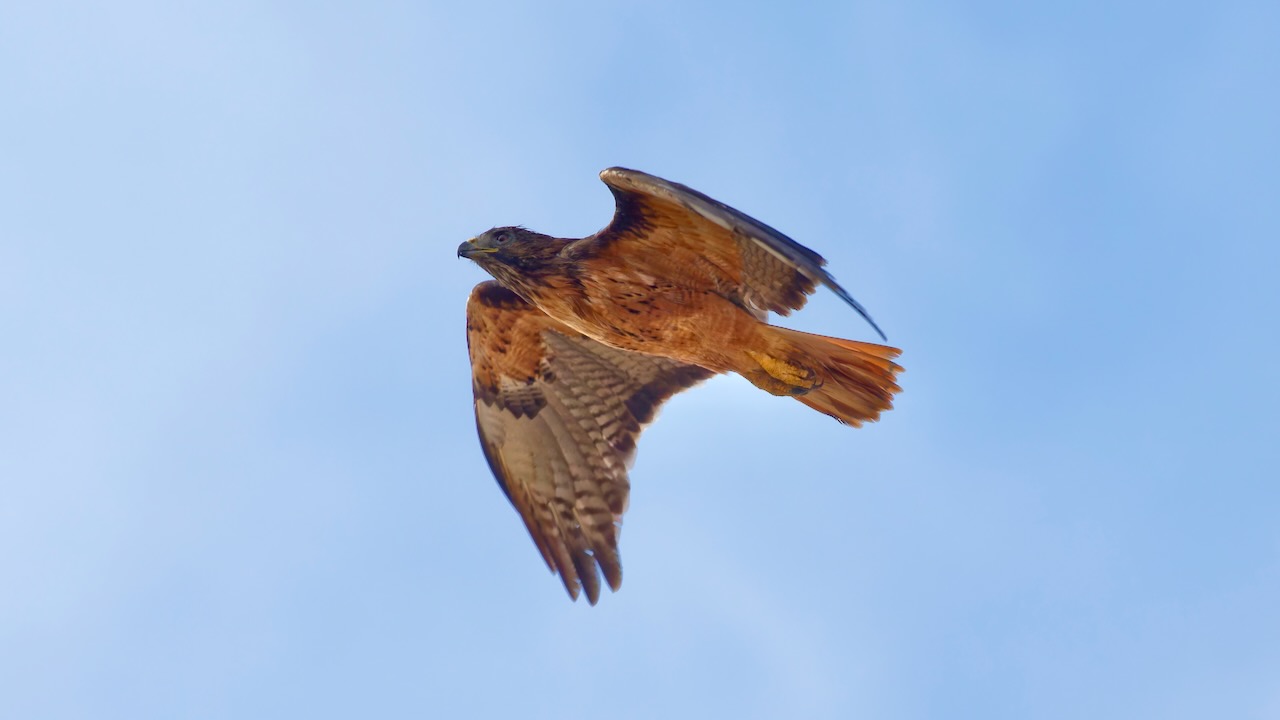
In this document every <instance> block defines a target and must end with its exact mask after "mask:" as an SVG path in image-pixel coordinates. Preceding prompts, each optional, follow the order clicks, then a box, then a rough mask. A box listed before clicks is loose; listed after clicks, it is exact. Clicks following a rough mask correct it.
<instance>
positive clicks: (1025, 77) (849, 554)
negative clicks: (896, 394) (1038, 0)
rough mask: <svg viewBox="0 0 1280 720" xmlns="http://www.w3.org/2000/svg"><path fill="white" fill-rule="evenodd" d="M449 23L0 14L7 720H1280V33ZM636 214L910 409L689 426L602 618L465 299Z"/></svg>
mask: <svg viewBox="0 0 1280 720" xmlns="http://www.w3.org/2000/svg"><path fill="white" fill-rule="evenodd" d="M462 5H463V4H462V3H457V4H432V3H408V2H392V3H364V4H354V3H353V4H349V5H337V4H332V3H284V2H276V3H247V2H236V1H234V0H233V1H232V2H225V3H217V4H213V3H204V4H198V3H178V4H174V3H156V2H119V3H110V4H106V3H103V4H80V3H60V2H46V3H23V4H19V3H8V4H5V5H3V6H0V94H2V96H3V97H4V98H5V102H4V107H5V109H4V111H3V112H2V113H0V138H2V140H0V156H2V157H0V332H2V333H3V336H4V337H5V350H4V352H3V353H0V375H2V376H3V377H4V381H3V382H2V383H0V438H2V440H0V448H2V452H0V489H2V490H3V501H2V502H0V578H2V580H3V585H4V587H5V590H4V591H3V592H0V686H3V688H2V691H0V716H3V717H15V718H17V717H42V718H78V717H93V718H117V717H118V718H131V719H137V718H153V717H154V718H171V717H190V718H201V717H210V718H213V717H218V718H224V717H236V718H258V717H261V718H276V717H318V718H324V717H353V716H375V717H491V716H492V717H505V716H512V715H517V714H518V715H519V716H521V717H528V718H544V717H546V718H550V717H566V716H569V717H572V716H576V715H582V716H589V715H596V714H602V713H603V714H607V715H608V716H610V717H613V718H653V717H704V716H709V717H779V716H785V715H789V716H793V717H796V716H803V717H831V718H848V717H878V718H936V717H947V718H984V719H990V718H1027V717H1036V718H1080V717H1091V718H1134V717H1161V718H1183V717H1185V718H1191V717H1232V718H1275V717H1280V612H1277V608H1280V522H1277V515H1278V514H1280V489H1278V488H1277V483H1276V477H1277V474H1278V473H1277V467H1278V466H1280V451H1278V450H1277V441H1276V437H1277V431H1278V430H1280V423H1277V420H1276V410H1275V408H1276V407H1277V404H1278V403H1280V382H1278V381H1277V380H1276V371H1275V358H1276V356H1277V352H1278V351H1280V334H1278V333H1277V330H1276V327H1277V325H1276V317H1277V314H1280V293H1278V292H1277V290H1276V287H1275V274H1276V270H1277V268H1280V250H1277V245H1278V242H1277V241H1278V240H1280V210H1278V207H1280V202H1277V199H1278V198H1280V169H1278V168H1280V141H1278V140H1277V138H1278V137H1280V133H1277V128H1280V96H1278V95H1277V93H1276V90H1275V88H1277V87H1280V49H1278V47H1280V46H1277V44H1276V43H1275V40H1274V30H1275V28H1276V27H1278V26H1280V9H1278V7H1277V6H1276V5H1275V4H1274V3H1263V2H1257V3H1243V2H1224V3H1216V4H1214V5H1212V6H1207V5H1206V6H1201V5H1197V4H1188V3H1172V4H1170V3H1077V4H1071V5H1067V4H1061V5H1060V6H1049V5H1045V4H1027V3H995V2H991V3H958V4H957V3H937V4H931V3H918V2H908V3H876V2H859V3H842V4H835V3H829V4H822V3H815V4H809V5H803V4H802V5H800V6H794V7H789V8H784V7H783V5H782V4H775V5H774V6H770V7H761V8H755V9H753V8H750V7H749V6H744V5H742V4H740V3H722V4H687V3H676V2H653V3H646V4H644V5H635V4H628V5H623V4H613V3H585V2H583V3H570V4H536V5H535V4H529V5H514V4H507V3H471V4H467V7H466V8H465V9H464V8H462V7H461V6H462ZM610 165H624V166H630V167H635V168H639V169H642V170H646V171H649V172H652V173H655V174H658V175H661V176H664V177H667V178H670V179H672V180H676V181H679V182H683V183H686V184H689V185H691V186H693V187H695V188H697V189H699V190H702V191H704V192H706V193H708V194H710V195H712V196H713V197H716V198H717V199H720V200H722V201H725V202H727V203H729V204H731V205H734V206H735V207H738V208H739V209H741V210H743V211H745V212H748V213H750V214H752V215H754V216H756V217H758V218H760V219H761V220H763V221H764V222H767V223H769V224H771V225H773V226H775V227H777V228H779V229H781V230H783V231H784V232H786V233H787V234H789V235H791V236H792V237H795V238H796V239H797V240H799V241H800V242H802V243H805V244H806V245H809V246H811V247H813V248H814V249H816V250H818V251H819V252H821V253H822V254H823V255H825V256H826V257H827V259H828V260H829V261H830V269H831V270H832V271H833V273H834V274H835V275H836V277H837V278H839V279H840V281H841V282H842V284H844V285H845V286H846V287H848V288H849V289H850V290H851V291H852V292H853V294H854V295H855V296H856V297H857V298H858V299H859V300H860V301H862V302H863V303H864V304H865V305H866V306H867V307H868V309H869V310H870V311H871V313H872V315H873V316H874V317H875V318H876V320H877V321H878V322H879V323H880V324H881V326H882V327H884V328H885V330H886V332H887V333H888V335H889V339H890V342H891V343H893V344H895V345H898V346H899V347H902V348H903V349H904V355H903V364H904V365H905V366H906V368H907V372H906V375H905V376H904V379H903V385H904V393H903V395H902V396H901V398H900V401H899V402H898V407H897V409H896V410H894V411H893V412H892V413H890V414H889V415H887V416H886V417H885V418H884V420H883V421H882V422H881V423H879V424H877V425H874V426H870V427H867V428H863V429H861V430H857V431H854V430H850V429H849V428H845V427H841V426H839V425H838V424H836V423H835V422H832V421H831V420H829V419H827V418H825V417H822V416H819V415H817V414H816V413H813V412H812V411H809V410H807V409H806V408H804V407H803V406H801V405H800V404H798V403H793V402H789V401H784V400H781V399H777V398H773V397H770V396H767V395H765V394H764V393H761V392H759V391H757V390H755V389H754V388H752V387H751V386H749V385H748V384H747V383H746V382H745V381H743V380H741V379H738V378H718V379H715V380H713V381H711V382H709V383H707V384H705V385H704V386H702V387H700V388H698V389H697V390H696V391H693V392H689V393H687V394H684V395H681V396H679V397H677V398H676V399H675V400H673V401H672V402H671V403H670V404H669V405H667V406H666V407H665V408H664V411H663V414H662V417H661V419H660V421H659V422H658V423H656V424H655V425H654V426H653V427H652V428H650V430H649V431H648V432H647V433H646V435H645V437H644V439H643V441H642V443H641V446H640V455H639V459H638V462H637V463H636V466H635V468H634V470H633V473H632V480H633V484H634V490H633V495H632V503H631V509H630V511H629V514H628V516H627V522H626V526H625V530H624V533H623V539H622V551H623V559H624V563H625V567H626V581H625V583H624V586H623V590H622V591H621V592H620V593H618V594H616V595H608V596H606V597H604V598H603V599H602V600H601V602H600V604H599V605H598V606H597V607H594V608H591V607H588V606H587V605H586V604H585V603H577V604H574V603H570V602H569V601H568V599H567V597H566V596H565V594H564V591H563V589H562V588H561V587H560V585H559V582H558V581H557V580H556V579H555V578H553V577H552V576H551V575H550V574H549V573H547V571H546V569H545V567H544V566H543V565H542V563H541V560H540V559H539V557H538V555H537V552H536V550H535V549H534V547H533V544H532V543H531V542H530V541H529V539H528V537H527V535H526V534H525V531H524V529H523V527H522V526H521V524H520V522H519V520H518V518H517V516H516V514H515V513H514V512H513V511H512V510H511V509H510V507H508V506H507V504H506V502H505V500H504V499H503V497H502V496H501V494H500V492H499V491H498V488H497V486H496V485H495V483H494V482H493V480H492V479H491V477H490V476H489V472H488V469H487V467H486V466H485V463H484V461H483V459H482V456H481V453H480V450H479V446H478V443H477V441H476V439H475V436H474V426H473V422H472V417H471V408H470V402H471V401H470V387H469V377H468V365H467V360H466V352H465V349H464V337H463V306H464V302H465V299H466V296H467V293H468V291H469V289H470V288H471V286H472V285H474V284H475V283H476V282H479V281H480V280H481V279H483V276H482V274H481V272H480V271H479V270H478V269H477V268H475V267H473V266H472V265H470V264H469V263H466V262H464V261H461V260H458V259H456V258H455V257H454V249H455V248H456V247H457V244H458V243H459V242H460V241H461V240H464V239H466V238H467V237H470V236H471V235H473V234H475V233H476V232H478V231H481V230H484V229H486V228H488V227H490V226H493V225H501V224H524V225H527V226H529V227H531V228H534V229H537V230H540V231H543V232H548V233H553V234H558V235H562V236H577V235H583V234H587V233H590V232H593V231H594V230H596V229H598V228H599V227H601V226H603V225H604V224H605V223H606V222H607V221H608V219H609V217H610V214H611V212H612V203H611V199H610V196H609V194H608V192H607V191H606V189H605V188H604V186H603V185H601V184H600V183H599V181H598V179H597V178H596V173H597V172H598V171H599V170H600V169H602V168H604V167H607V166H610ZM785 324H787V325H789V326H792V327H799V328H801V329H806V330H811V331H820V332H823V333H825V334H831V335H842V336H846V337H853V338H857V339H872V336H871V332H870V330H869V328H867V327H866V326H865V324H863V323H862V322H861V320H860V319H859V318H858V317H857V316H856V315H855V314H854V313H852V312H851V311H849V310H848V309H847V308H846V307H844V306H842V305H841V303H840V302H839V301H838V300H836V299H835V298H834V297H831V296H830V295H819V296H816V297H815V299H814V300H813V302H812V303H811V304H810V306H809V308H807V309H806V310H805V311H804V312H803V313H801V314H799V315H797V316H794V317H792V318H788V319H786V321H785Z"/></svg>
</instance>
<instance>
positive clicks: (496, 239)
mask: <svg viewBox="0 0 1280 720" xmlns="http://www.w3.org/2000/svg"><path fill="white" fill-rule="evenodd" d="M510 239H511V238H510V237H509V236H508V235H507V234H506V233H504V232H501V233H498V234H497V235H494V236H493V241H494V242H496V243H498V244H499V245H501V244H503V243H505V242H506V241H508V240H510Z"/></svg>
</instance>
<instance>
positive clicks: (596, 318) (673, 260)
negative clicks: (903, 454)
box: [458, 168, 901, 605]
mask: <svg viewBox="0 0 1280 720" xmlns="http://www.w3.org/2000/svg"><path fill="white" fill-rule="evenodd" d="M600 179H601V180H603V181H604V183H605V184H606V185H607V186H608V187H609V189H610V190H611V191H612V192H613V196H614V200H615V202H616V204H617V208H616V211H615V214H614V216H613V220H612V222H610V223H609V225H608V226H607V227H606V228H604V229H603V230H601V231H600V232H598V233H596V234H594V235H591V236H590V237H586V238H582V239H576V240H575V239H564V238H555V237H551V236H549V235H542V234H540V233H536V232H532V231H530V230H526V229H524V228H520V227H498V228H493V229H491V230H489V231H487V232H484V233H482V234H480V235H479V236H477V237H474V238H472V239H470V240H468V241H466V242H464V243H462V245H461V246H459V247H458V255H459V256H460V257H465V258H468V259H470V260H473V261H475V263H476V264H478V265H479V266H480V267H482V268H484V270H485V271H487V272H488V273H489V274H490V275H492V276H493V278H494V280H491V281H487V282H482V283H480V284H479V285H477V286H476V288H475V289H474V290H473V291H472V293H471V298H470V300H468V302H467V347H468V350H469V352H470V355H471V369H472V389H473V391H474V393H475V413H476V426H477V429H478V430H479V433H480V442H481V445H482V446H483V448H484V454H485V458H486V459H487V460H488V461H489V467H490V468H491V469H492V470H493V474H494V475H495V476H496V477H497V480H498V484H499V485H500V486H501V487H502V490H503V492H505V493H506V495H507V498H508V499H509V500H510V501H511V503H512V505H514V506H515V508H516V510H517V511H519V513H520V517H521V518H522V519H523V520H524V523H525V525H526V526H527V527H528V530H529V534H530V535H531V536H532V537H533V542H534V544H536V545H537V547H538V551H539V552H541V553H542V557H543V559H544V560H545V561H546V563H547V565H548V566H549V567H550V568H551V569H552V571H553V572H558V573H559V574H560V578H561V580H562V581H563V582H564V586H565V589H567V590H568V591H569V596H570V597H571V598H573V599H575V600H576V599H577V598H578V595H579V593H580V592H585V593H586V595H587V599H588V601H589V602H590V603H591V604H592V605H594V604H595V603H596V601H597V600H598V599H599V597H600V577H599V573H600V572H603V574H604V579H605V581H606V582H608V584H609V587H610V588H611V589H612V590H614V591H616V590H617V589H618V587H619V586H620V585H621V583H622V564H621V562H620V560H619V557H618V531H619V527H620V523H621V520H622V514H623V511H624V510H626V507H627V497H628V494H629V492H630V482H629V480H628V478H627V468H628V467H629V466H630V464H631V461H632V459H633V458H634V456H635V447H636V438H637V437H638V436H639V434H640V431H641V429H642V428H643V427H644V425H645V424H646V423H648V422H649V421H651V420H652V419H653V417H654V413H655V412H656V411H657V409H658V406H659V405H660V404H662V402H663V401H665V400H666V399H667V398H669V397H671V396H672V395H674V394H675V393H678V392H680V391H681V390H684V389H685V388H688V387H690V386H692V385H695V384H697V383H698V382H700V381H702V380H705V379H706V378H708V377H711V376H712V375H716V374H718V373H725V372H735V373H738V374H739V375H741V376H742V377H744V378H746V379H747V380H748V381H750V382H751V383H752V384H753V385H755V386H756V387H758V388H761V389H762V390H765V391H766V392H769V393H772V394H774V395H782V396H787V397H793V398H795V399H796V400H799V401H800V402H802V403H804V404H805V405H808V406H809V407H811V408H813V409H814V410H817V411H818V412H821V413H825V414H827V415H830V416H831V417H833V418H835V419H836V420H839V421H840V422H842V423H848V424H850V425H861V424H862V423H863V422H867V421H873V420H876V419H878V418H879V416H880V413H881V412H883V411H885V410H888V409H889V408H890V407H892V399H893V394H894V393H896V392H897V391H898V389H899V388H898V385H897V384H896V382H895V375H896V374H897V373H898V372H899V371H900V370H901V368H900V367H899V366H898V365H897V364H895V363H894V362H893V358H895V357H897V355H898V354H899V351H898V350H897V349H895V348H891V347H887V346H884V345H875V344H870V343H863V342H856V341H853V340H841V339H838V338H832V337H824V336H821V335H811V334H808V333H802V332H798V331H795V330H788V329H785V328H781V327H777V326H774V325H770V324H768V323H767V322H766V320H767V316H768V313H769V312H775V313H778V314H779V315H787V314H789V313H790V312H791V311H792V310H798V309H800V308H801V307H802V306H803V305H804V304H805V301H806V300H807V299H808V295H810V294H811V293H812V292H813V291H814V290H815V288H816V287H817V286H818V285H819V284H821V285H825V286H826V287H827V288H829V289H830V290H832V291H833V292H834V293H835V294H836V295H838V296H839V297H840V298H841V299H842V300H844V301H845V302H846V303H848V304H849V305H851V306H852V307H853V308H854V309H855V310H857V311H858V313H859V314H861V315H862V317H863V318H865V319H866V320H867V322H868V323H870V324H871V326H872V327H873V328H875V330H876V332H877V333H879V334H880V337H881V338H882V339H883V338H884V333H882V332H880V328H879V327H877V326H876V324H875V322H874V321H872V320H871V317H870V316H869V315H868V314H867V312H866V310H864V309H863V308H862V306H861V305H859V304H858V302H857V301H856V300H854V299H853V297H852V296H850V295H849V293H848V292H846V291H845V290H844V288H842V287H840V285H839V284H837V283H836V281H835V279H834V278H833V277H831V275H830V274H829V273H827V271H826V270H824V269H823V265H825V264H826V261H825V260H824V259H823V258H822V257H821V256H820V255H818V254H817V253H815V252H814V251H812V250H810V249H809V248H806V247H804V246H802V245H800V244H799V243H797V242H796V241H794V240H792V239H791V238H788V237H787V236H785V235H783V234H782V233H780V232H778V231H777V230H774V229H773V228H771V227H769V226H768V225H765V224H764V223H761V222H759V221H757V220H754V219H752V218H750V217H748V216H747V215H745V214H743V213H741V212H738V211H737V210H734V209H733V208H731V207H729V206H727V205H725V204H723V203H720V202H717V201H716V200H713V199H711V198H709V197H707V196H706V195H703V194H702V193H700V192H698V191H696V190H693V189H691V188H688V187H685V186H684V185H680V184H678V183H673V182H669V181H666V180H663V179H661V178H657V177H654V176H652V175H648V174H645V173H642V172H638V171H636V170H627V169H624V168H610V169H608V170H605V171H604V172H602V173H600ZM597 568H598V569H599V570H598V571H597Z"/></svg>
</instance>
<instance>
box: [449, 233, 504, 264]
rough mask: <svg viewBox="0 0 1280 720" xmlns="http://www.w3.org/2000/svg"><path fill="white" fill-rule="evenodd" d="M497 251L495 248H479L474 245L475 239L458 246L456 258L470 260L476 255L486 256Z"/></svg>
mask: <svg viewBox="0 0 1280 720" xmlns="http://www.w3.org/2000/svg"><path fill="white" fill-rule="evenodd" d="M497 251H498V249H497V248H482V247H479V246H478V245H476V239H475V238H471V239H470V240H468V241H466V242H464V243H462V244H461V245H459V246H458V257H463V258H467V259H468V260H471V259H473V258H475V256H477V255H488V254H489V253H495V252H497Z"/></svg>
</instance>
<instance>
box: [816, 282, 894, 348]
mask: <svg viewBox="0 0 1280 720" xmlns="http://www.w3.org/2000/svg"><path fill="white" fill-rule="evenodd" d="M822 284H823V285H826V286H827V288H828V289H829V290H831V292H833V293H835V294H836V296H837V297H839V298H840V299H841V300H843V301H845V302H846V303H848V304H849V307H851V308H853V309H854V310H857V311H858V314H859V315H861V316H862V319H863V320H866V321H867V324H868V325H870V326H871V327H872V329H874V330H875V331H876V334H878V335H879V336H880V339H881V340H884V341H885V342H888V341H889V338H888V337H886V336H885V334H884V331H883V330H881V329H880V326H879V325H877V324H876V321H875V320H872V319H871V313H869V312H867V309H866V308H864V307H862V303H860V302H858V301H857V300H854V299H853V296H852V295H850V294H849V291H848V290H845V289H844V288H842V287H840V283H838V282H836V279H835V278H833V277H831V273H828V272H823V273H822Z"/></svg>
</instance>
